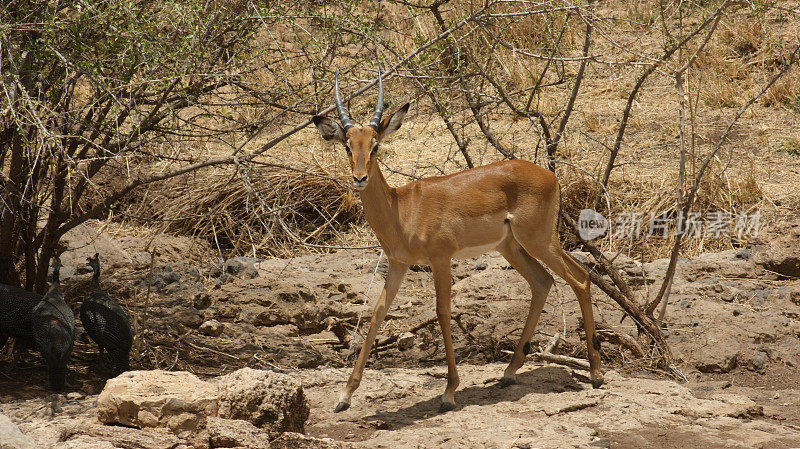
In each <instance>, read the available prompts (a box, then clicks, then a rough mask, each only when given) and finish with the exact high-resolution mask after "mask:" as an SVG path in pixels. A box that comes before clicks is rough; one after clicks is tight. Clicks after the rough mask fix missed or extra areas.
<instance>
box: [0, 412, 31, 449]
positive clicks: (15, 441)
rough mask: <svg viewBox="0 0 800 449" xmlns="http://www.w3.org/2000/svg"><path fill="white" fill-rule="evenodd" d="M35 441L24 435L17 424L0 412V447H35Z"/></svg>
mask: <svg viewBox="0 0 800 449" xmlns="http://www.w3.org/2000/svg"><path fill="white" fill-rule="evenodd" d="M36 447H37V446H36V443H34V442H33V440H32V439H30V438H28V437H26V436H25V435H24V434H23V433H22V432H21V431H20V430H19V429H18V428H17V426H16V425H15V424H14V423H13V422H11V420H10V419H8V416H6V415H4V414H2V413H0V449H36Z"/></svg>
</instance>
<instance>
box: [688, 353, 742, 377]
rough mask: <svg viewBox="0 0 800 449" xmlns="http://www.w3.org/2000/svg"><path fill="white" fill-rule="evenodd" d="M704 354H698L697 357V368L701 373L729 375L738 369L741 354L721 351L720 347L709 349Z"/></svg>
mask: <svg viewBox="0 0 800 449" xmlns="http://www.w3.org/2000/svg"><path fill="white" fill-rule="evenodd" d="M707 349H708V351H705V352H704V353H702V354H697V355H696V356H695V357H696V358H697V359H698V361H697V362H696V363H695V367H696V368H697V369H698V371H700V372H701V373H727V372H729V371H730V370H732V369H734V368H736V365H737V362H738V359H739V353H738V352H731V351H725V350H720V349H721V348H719V347H710V348H707Z"/></svg>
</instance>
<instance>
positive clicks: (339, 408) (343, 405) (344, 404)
mask: <svg viewBox="0 0 800 449" xmlns="http://www.w3.org/2000/svg"><path fill="white" fill-rule="evenodd" d="M348 408H350V404H349V403H347V402H340V403H338V404H336V408H334V409H333V413H339V412H343V411H345V410H347V409H348Z"/></svg>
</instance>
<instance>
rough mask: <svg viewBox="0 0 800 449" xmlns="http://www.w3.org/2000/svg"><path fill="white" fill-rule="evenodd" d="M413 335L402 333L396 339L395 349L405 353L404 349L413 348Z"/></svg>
mask: <svg viewBox="0 0 800 449" xmlns="http://www.w3.org/2000/svg"><path fill="white" fill-rule="evenodd" d="M414 337H415V336H414V334H412V333H411V332H403V333H402V334H400V336H399V337H397V348H398V349H399V350H401V351H405V350H406V349H408V348H410V347H412V346H414Z"/></svg>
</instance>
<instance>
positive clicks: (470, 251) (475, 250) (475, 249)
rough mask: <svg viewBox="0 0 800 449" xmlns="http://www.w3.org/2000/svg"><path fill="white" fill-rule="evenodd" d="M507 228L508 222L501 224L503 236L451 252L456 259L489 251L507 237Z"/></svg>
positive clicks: (476, 255)
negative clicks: (493, 240)
mask: <svg viewBox="0 0 800 449" xmlns="http://www.w3.org/2000/svg"><path fill="white" fill-rule="evenodd" d="M508 230H509V225H508V222H506V223H505V224H504V225H503V236H502V237H500V239H499V240H497V241H495V242H491V243H487V244H485V245H479V246H468V247H466V248H461V249H460V250H458V251H456V253H455V254H453V257H456V258H458V259H470V258H472V257H478V256H480V255H482V254H486V253H488V252H489V251H493V250H494V249H496V248H497V246H498V245H500V244H501V243H502V242H503V240H505V239H506V237H508Z"/></svg>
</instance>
